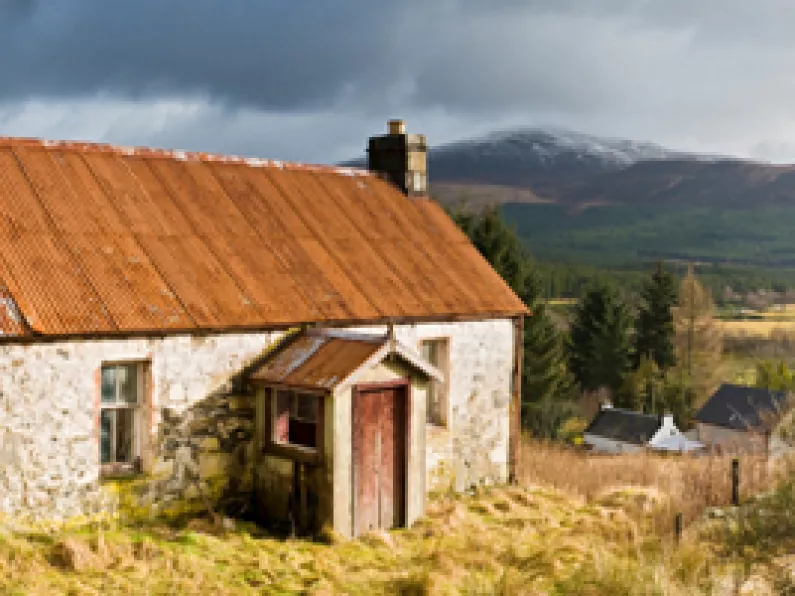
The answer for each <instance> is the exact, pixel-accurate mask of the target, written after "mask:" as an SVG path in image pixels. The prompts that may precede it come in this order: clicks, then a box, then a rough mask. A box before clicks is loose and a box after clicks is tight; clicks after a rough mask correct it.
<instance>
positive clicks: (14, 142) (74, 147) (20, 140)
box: [0, 136, 375, 176]
mask: <svg viewBox="0 0 795 596" xmlns="http://www.w3.org/2000/svg"><path fill="white" fill-rule="evenodd" d="M0 147H11V148H13V147H41V148H43V149H65V150H71V151H79V152H84V153H89V152H91V153H111V154H115V155H125V156H140V157H150V158H166V159H176V160H178V161H199V162H205V163H206V162H212V163H232V164H244V165H248V166H251V167H258V168H263V167H268V168H277V169H280V170H297V171H304V172H325V173H329V174H338V175H341V176H373V175H375V174H374V173H373V172H371V171H370V170H367V169H365V168H356V167H352V166H334V165H323V164H308V163H301V162H297V161H286V160H282V159H270V158H264V157H244V156H242V155H231V154H229V155H228V154H221V153H211V152H204V151H185V150H182V149H162V148H153V147H145V146H142V145H114V144H111V143H100V142H98V141H75V140H49V139H43V138H38V137H10V136H0Z"/></svg>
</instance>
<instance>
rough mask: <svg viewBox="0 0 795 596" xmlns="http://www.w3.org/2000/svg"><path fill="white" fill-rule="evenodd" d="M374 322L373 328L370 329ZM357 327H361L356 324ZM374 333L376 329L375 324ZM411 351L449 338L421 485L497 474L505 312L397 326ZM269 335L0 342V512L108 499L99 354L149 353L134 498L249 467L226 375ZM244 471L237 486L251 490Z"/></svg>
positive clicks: (509, 356) (508, 339)
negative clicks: (102, 475)
mask: <svg viewBox="0 0 795 596" xmlns="http://www.w3.org/2000/svg"><path fill="white" fill-rule="evenodd" d="M369 329H370V330H373V329H374V328H369ZM359 330H361V329H359ZM378 330H379V331H384V328H378ZM395 332H396V336H397V338H398V340H399V341H401V342H402V343H404V344H406V345H408V346H410V347H414V348H415V349H418V346H419V341H420V340H421V339H425V338H438V337H447V338H448V339H449V341H450V383H449V387H450V403H449V406H450V415H449V424H448V427H447V428H433V429H432V432H430V433H429V435H430V440H429V441H428V442H427V449H426V454H427V472H428V483H427V484H428V487H429V488H434V487H440V486H441V487H445V486H450V487H451V488H454V489H456V490H463V489H465V488H467V487H469V486H471V485H473V484H480V483H492V482H498V481H504V480H505V479H506V478H507V461H508V433H509V414H508V412H509V404H510V392H511V377H512V365H513V328H512V323H511V321H510V320H494V321H480V322H466V323H463V322H462V323H444V324H421V325H408V326H402V327H398V328H396V331H395ZM279 337H280V334H279V333H270V334H269V333H252V334H228V335H218V336H210V337H201V338H200V337H190V336H178V337H168V338H157V339H130V340H101V341H100V340H95V341H75V342H59V343H44V344H33V345H24V346H23V345H0V515H3V514H8V515H13V516H15V517H19V516H23V515H24V514H30V515H33V516H44V517H47V518H54V519H57V518H68V517H71V516H74V515H79V514H86V513H91V512H93V511H94V510H98V509H101V508H102V507H105V506H106V495H107V491H103V490H101V489H100V482H99V461H98V460H99V448H98V426H97V416H98V409H97V408H98V391H99V389H98V385H97V383H98V377H97V374H98V370H99V368H100V366H101V364H102V363H103V362H105V361H123V360H149V361H150V362H151V366H152V370H151V380H152V403H151V418H150V424H151V425H152V426H151V430H152V435H151V445H150V447H151V458H150V459H151V461H150V465H149V466H148V471H149V472H151V477H152V481H151V482H148V483H147V484H145V485H144V486H143V487H138V488H136V490H137V491H139V494H138V495H137V497H139V498H140V500H142V501H143V502H144V503H148V504H149V505H151V507H152V509H153V510H154V512H157V511H156V510H157V508H158V507H161V506H162V505H164V504H167V503H168V501H171V500H176V499H179V498H182V497H184V496H186V495H187V497H188V498H193V499H203V495H202V494H201V491H202V490H203V488H205V486H204V481H207V480H209V479H212V478H214V477H217V476H218V475H219V474H220V475H223V474H226V475H231V474H233V473H237V472H240V471H241V470H242V472H241V473H243V474H244V476H246V475H247V474H249V473H250V471H251V470H250V469H248V470H247V467H248V468H251V467H252V466H250V465H249V462H250V461H251V460H252V455H253V454H252V452H251V450H252V448H253V446H252V445H253V442H252V434H253V426H254V414H253V411H252V410H251V407H250V405H253V404H250V405H246V404H247V399H234V398H232V399H230V394H229V393H228V388H227V387H226V386H225V385H226V381H227V380H228V379H229V377H230V376H231V375H233V374H235V373H237V372H238V371H239V370H240V369H241V368H242V367H243V366H245V365H246V364H247V363H249V362H250V361H251V359H253V358H255V357H256V356H257V355H258V354H260V353H261V352H262V351H263V350H265V349H266V348H267V346H268V345H270V344H272V342H273V341H275V340H276V339H278V338H279ZM249 484H250V480H249V479H247V477H243V478H240V479H238V486H237V489H238V490H240V491H245V490H250V486H249Z"/></svg>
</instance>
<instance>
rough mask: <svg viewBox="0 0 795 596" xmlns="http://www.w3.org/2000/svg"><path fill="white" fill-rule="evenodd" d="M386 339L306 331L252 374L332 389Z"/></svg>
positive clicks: (284, 382) (258, 378) (261, 378)
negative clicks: (360, 338)
mask: <svg viewBox="0 0 795 596" xmlns="http://www.w3.org/2000/svg"><path fill="white" fill-rule="evenodd" d="M384 341H386V340H355V339H342V338H338V337H329V336H324V335H304V336H301V337H298V338H296V339H295V340H293V341H292V342H291V343H290V344H288V345H287V346H286V347H285V348H284V349H283V350H282V351H281V352H279V353H278V354H276V355H275V356H274V357H272V358H271V359H270V360H269V361H268V362H266V363H265V364H264V365H262V366H261V367H260V368H258V369H257V370H255V371H253V372H252V373H251V375H250V377H251V379H252V380H255V381H262V382H269V383H275V384H282V385H294V386H297V387H316V388H318V389H332V388H333V387H335V386H336V385H337V384H338V383H340V382H341V381H343V380H344V379H345V378H347V377H348V376H349V375H350V374H351V373H353V372H354V371H355V370H356V369H358V368H359V367H360V366H362V364H364V363H365V362H366V361H367V359H368V358H370V357H371V356H372V355H373V354H375V353H376V352H377V351H378V350H379V349H380V348H381V347H382V346H383V345H384Z"/></svg>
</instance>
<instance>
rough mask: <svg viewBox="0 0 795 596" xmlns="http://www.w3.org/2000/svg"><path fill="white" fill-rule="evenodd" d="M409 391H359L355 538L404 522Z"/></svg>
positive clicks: (355, 426) (355, 415)
mask: <svg viewBox="0 0 795 596" xmlns="http://www.w3.org/2000/svg"><path fill="white" fill-rule="evenodd" d="M406 395H407V391H406V389H405V387H402V386H401V387H384V388H373V389H367V390H363V391H357V392H356V394H355V398H354V403H353V476H354V532H355V534H356V535H359V534H361V533H362V532H367V531H368V530H372V529H375V528H385V529H386V528H393V527H396V526H400V525H402V524H403V523H404V522H403V520H404V519H405V515H404V508H405V486H406V483H405V474H406V424H405V421H406Z"/></svg>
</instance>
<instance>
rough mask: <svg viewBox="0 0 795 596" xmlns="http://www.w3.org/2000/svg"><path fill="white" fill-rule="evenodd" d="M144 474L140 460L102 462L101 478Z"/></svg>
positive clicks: (131, 476) (107, 478)
mask: <svg viewBox="0 0 795 596" xmlns="http://www.w3.org/2000/svg"><path fill="white" fill-rule="evenodd" d="M137 476H143V470H142V469H141V465H140V463H139V462H136V463H134V464H100V466H99V478H100V480H118V479H124V478H135V477H137Z"/></svg>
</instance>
